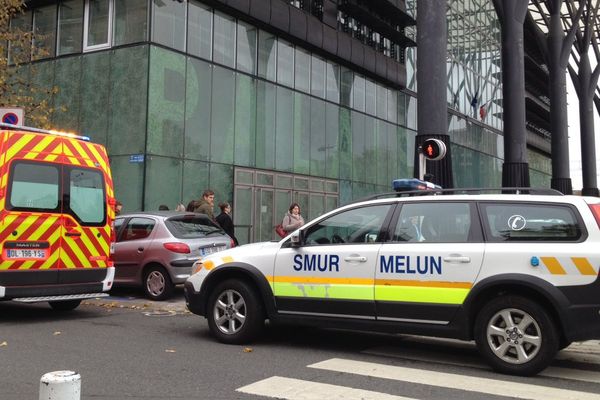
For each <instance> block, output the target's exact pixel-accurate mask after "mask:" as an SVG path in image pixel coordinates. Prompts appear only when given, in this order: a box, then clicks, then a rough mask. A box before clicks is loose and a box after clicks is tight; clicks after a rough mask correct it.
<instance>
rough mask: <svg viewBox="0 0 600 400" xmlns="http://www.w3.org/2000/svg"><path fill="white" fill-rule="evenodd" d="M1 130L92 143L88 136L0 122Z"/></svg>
mask: <svg viewBox="0 0 600 400" xmlns="http://www.w3.org/2000/svg"><path fill="white" fill-rule="evenodd" d="M0 129H9V130H11V131H27V132H35V133H45V134H46V135H55V136H63V137H69V138H73V139H79V140H83V141H86V142H89V141H90V138H89V137H88V136H82V135H76V134H74V133H69V132H61V131H54V130H48V129H39V128H32V127H30V126H17V125H12V124H6V123H4V122H0Z"/></svg>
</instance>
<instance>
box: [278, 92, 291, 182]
mask: <svg viewBox="0 0 600 400" xmlns="http://www.w3.org/2000/svg"><path fill="white" fill-rule="evenodd" d="M275 144H276V150H275V154H276V160H275V168H276V169H277V170H279V171H292V169H293V167H294V92H293V91H291V90H289V89H286V88H284V87H281V86H278V87H277V138H276V142H275Z"/></svg>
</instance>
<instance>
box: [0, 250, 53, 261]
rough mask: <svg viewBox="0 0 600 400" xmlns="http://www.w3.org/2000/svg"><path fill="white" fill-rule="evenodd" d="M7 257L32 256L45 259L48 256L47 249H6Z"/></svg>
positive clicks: (32, 257)
mask: <svg viewBox="0 0 600 400" xmlns="http://www.w3.org/2000/svg"><path fill="white" fill-rule="evenodd" d="M6 258H30V259H41V260H43V259H44V258H46V250H30V249H6Z"/></svg>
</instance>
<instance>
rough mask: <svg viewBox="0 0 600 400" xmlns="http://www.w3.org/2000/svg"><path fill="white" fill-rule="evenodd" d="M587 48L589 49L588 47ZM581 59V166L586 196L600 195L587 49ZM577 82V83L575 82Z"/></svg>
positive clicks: (583, 192)
mask: <svg viewBox="0 0 600 400" xmlns="http://www.w3.org/2000/svg"><path fill="white" fill-rule="evenodd" d="M586 50H587V49H586ZM580 57H581V58H580V59H579V125H580V132H581V164H582V165H581V167H582V178H583V188H582V190H581V194H583V195H584V196H598V195H599V191H598V178H597V177H596V140H595V138H594V101H593V100H594V88H595V85H594V86H592V85H591V84H590V83H591V82H592V71H591V66H590V58H589V55H588V52H587V51H584V52H582V53H581V54H580ZM575 84H577V83H575Z"/></svg>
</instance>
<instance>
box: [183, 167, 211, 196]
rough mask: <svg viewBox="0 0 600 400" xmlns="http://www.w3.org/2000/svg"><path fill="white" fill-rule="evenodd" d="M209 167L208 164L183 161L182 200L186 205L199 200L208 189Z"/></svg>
mask: <svg viewBox="0 0 600 400" xmlns="http://www.w3.org/2000/svg"><path fill="white" fill-rule="evenodd" d="M208 175H209V166H208V163H207V162H204V161H195V160H183V188H182V200H183V204H184V205H186V206H187V205H188V203H189V202H190V201H192V200H198V199H200V197H201V196H202V192H204V190H205V189H207V188H208Z"/></svg>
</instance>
